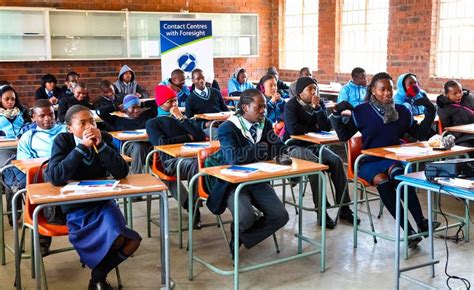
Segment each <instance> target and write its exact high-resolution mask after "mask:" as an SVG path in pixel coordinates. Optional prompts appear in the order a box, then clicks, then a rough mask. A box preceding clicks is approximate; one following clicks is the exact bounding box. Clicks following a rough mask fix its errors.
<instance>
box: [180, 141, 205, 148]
mask: <svg viewBox="0 0 474 290" xmlns="http://www.w3.org/2000/svg"><path fill="white" fill-rule="evenodd" d="M183 146H184V147H188V148H207V147H209V146H211V143H210V142H189V143H184V144H183Z"/></svg>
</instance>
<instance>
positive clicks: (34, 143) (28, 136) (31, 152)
mask: <svg viewBox="0 0 474 290" xmlns="http://www.w3.org/2000/svg"><path fill="white" fill-rule="evenodd" d="M62 132H66V126H65V125H55V126H54V127H53V128H51V129H49V130H44V129H41V128H39V127H38V128H36V129H32V130H29V131H27V132H26V133H25V134H23V135H22V136H21V138H20V141H19V142H18V148H17V154H16V159H18V160H22V159H32V158H42V157H48V158H49V157H50V156H51V148H52V147H53V141H54V138H56V136H57V135H58V134H59V133H62Z"/></svg>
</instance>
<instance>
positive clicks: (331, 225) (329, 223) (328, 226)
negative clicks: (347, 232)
mask: <svg viewBox="0 0 474 290" xmlns="http://www.w3.org/2000/svg"><path fill="white" fill-rule="evenodd" d="M318 226H321V220H319V221H318ZM335 227H336V222H334V220H333V219H332V218H331V217H330V216H329V215H328V214H327V213H326V229H329V230H332V229H334V228H335Z"/></svg>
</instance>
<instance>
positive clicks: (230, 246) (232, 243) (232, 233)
mask: <svg viewBox="0 0 474 290" xmlns="http://www.w3.org/2000/svg"><path fill="white" fill-rule="evenodd" d="M240 246H242V240H240V238H239V248H240ZM229 249H230V256H231V257H232V261H233V260H234V249H235V248H234V223H231V224H230V242H229Z"/></svg>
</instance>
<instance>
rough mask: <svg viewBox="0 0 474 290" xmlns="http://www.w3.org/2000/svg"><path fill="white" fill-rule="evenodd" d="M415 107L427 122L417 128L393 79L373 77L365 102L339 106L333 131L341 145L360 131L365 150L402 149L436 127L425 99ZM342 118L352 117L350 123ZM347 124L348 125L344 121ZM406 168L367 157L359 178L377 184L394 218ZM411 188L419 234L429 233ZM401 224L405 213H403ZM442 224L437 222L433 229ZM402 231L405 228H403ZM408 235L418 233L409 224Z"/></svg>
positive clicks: (411, 242) (416, 239) (411, 204)
mask: <svg viewBox="0 0 474 290" xmlns="http://www.w3.org/2000/svg"><path fill="white" fill-rule="evenodd" d="M415 105H418V106H424V108H425V118H424V119H423V121H422V122H421V124H418V123H417V122H416V121H414V120H413V116H412V115H411V113H410V111H409V110H408V109H407V108H406V107H405V106H403V105H398V104H395V103H394V100H393V82H392V77H391V76H390V75H389V74H387V73H378V74H376V75H374V77H373V78H372V81H371V82H370V84H369V86H368V88H367V95H366V102H365V103H363V104H361V105H359V106H357V107H355V108H354V107H352V105H350V104H349V103H348V102H346V101H343V102H341V103H339V104H338V105H337V106H336V107H335V109H334V114H333V116H332V123H333V127H334V128H335V130H336V132H337V135H338V136H339V139H340V140H341V141H347V140H349V139H350V138H351V137H352V136H353V135H354V134H355V133H356V132H357V131H360V133H361V134H362V149H370V148H377V147H385V146H391V145H399V144H400V139H401V138H402V137H403V136H404V135H405V134H409V135H411V136H412V137H414V138H416V139H417V140H425V139H426V137H427V134H428V132H429V130H430V126H431V124H432V123H433V120H434V117H435V114H436V109H435V107H434V105H433V104H432V103H431V102H430V100H429V99H428V98H427V97H426V96H425V97H423V98H420V99H418V100H416V101H415ZM341 115H345V116H351V117H350V118H349V119H345V118H341ZM344 120H346V121H347V122H346V121H344ZM403 169H404V164H403V163H401V162H398V161H394V160H390V159H384V158H378V157H373V156H367V157H365V158H363V159H362V160H361V162H360V169H359V176H360V177H362V178H363V179H365V180H367V181H368V182H371V183H372V184H375V186H376V188H377V191H378V192H379V194H380V198H381V199H382V202H383V203H384V205H385V206H386V207H387V209H388V211H389V212H390V214H391V215H392V216H393V217H395V208H396V202H397V201H396V200H395V189H396V187H397V185H398V183H399V182H398V181H396V180H395V176H397V175H400V174H403V171H404V170H403ZM412 189H413V188H410V191H409V194H408V209H409V210H410V213H411V214H412V216H413V218H414V220H415V222H416V224H417V226H418V229H419V231H420V232H426V231H428V220H427V219H425V218H424V216H423V212H422V210H421V206H420V201H419V200H418V196H417V195H416V192H415V191H414V190H412ZM401 215H402V216H401V219H400V220H401V221H403V220H404V218H403V210H401ZM439 225H440V224H439V222H435V224H434V228H436V227H438V226H439ZM401 226H402V227H403V224H401ZM405 230H407V231H408V235H413V234H415V233H416V232H415V230H414V229H413V227H412V226H411V224H410V223H408V229H405ZM420 241H421V238H420V237H412V238H409V241H408V246H409V247H410V248H414V247H416V245H417V244H418V243H419V242H420Z"/></svg>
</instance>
